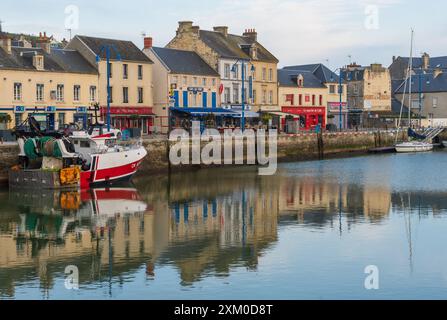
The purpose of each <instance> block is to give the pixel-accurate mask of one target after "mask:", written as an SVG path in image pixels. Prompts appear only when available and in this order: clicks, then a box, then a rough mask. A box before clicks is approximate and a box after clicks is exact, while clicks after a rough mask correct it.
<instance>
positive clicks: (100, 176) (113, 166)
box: [69, 130, 147, 189]
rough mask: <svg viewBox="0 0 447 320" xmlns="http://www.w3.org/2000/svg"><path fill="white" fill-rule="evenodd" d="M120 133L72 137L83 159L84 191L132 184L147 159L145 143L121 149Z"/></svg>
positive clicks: (85, 134)
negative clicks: (127, 183)
mask: <svg viewBox="0 0 447 320" xmlns="http://www.w3.org/2000/svg"><path fill="white" fill-rule="evenodd" d="M120 135H121V132H120V131H119V130H111V131H110V132H105V133H103V132H101V131H96V130H93V132H91V131H90V132H87V131H76V132H73V135H72V136H70V138H69V139H70V141H71V142H72V143H73V146H74V151H75V153H76V154H77V155H79V156H80V158H81V159H82V171H81V179H80V186H81V189H88V188H90V187H93V186H97V185H102V184H114V183H117V182H123V181H129V180H130V179H131V178H132V176H133V175H134V174H135V173H136V172H137V170H138V168H139V167H140V165H141V162H142V161H143V159H144V158H145V157H146V155H147V151H146V149H145V148H144V147H143V146H142V144H141V142H136V143H133V144H130V145H118V144H117V138H118V137H119V136H120Z"/></svg>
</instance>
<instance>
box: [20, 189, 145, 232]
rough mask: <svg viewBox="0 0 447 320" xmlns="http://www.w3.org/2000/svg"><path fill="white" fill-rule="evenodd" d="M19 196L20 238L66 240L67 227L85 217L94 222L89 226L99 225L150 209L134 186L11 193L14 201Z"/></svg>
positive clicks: (78, 224) (76, 223) (77, 224)
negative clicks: (20, 212)
mask: <svg viewBox="0 0 447 320" xmlns="http://www.w3.org/2000/svg"><path fill="white" fill-rule="evenodd" d="M19 198H21V199H23V200H22V201H21V203H22V210H21V211H22V212H23V213H22V214H21V215H20V219H21V223H20V226H19V228H18V229H17V237H19V238H20V237H21V238H36V239H47V240H57V239H63V238H64V236H65V234H66V232H67V230H69V229H71V230H73V228H75V229H76V228H78V227H79V226H80V225H81V224H82V223H81V221H84V220H85V219H86V220H87V221H90V222H91V223H90V224H89V229H90V228H91V227H93V228H95V227H96V228H98V227H104V226H106V224H107V222H108V221H109V219H111V218H114V217H118V216H124V215H133V214H138V213H144V212H146V211H147V204H146V203H145V202H144V201H142V200H141V198H140V196H139V194H138V191H137V190H136V189H133V188H112V189H92V190H88V191H82V192H78V191H55V190H52V191H49V190H41V191H40V192H33V193H27V192H23V191H22V192H20V191H13V192H11V201H16V199H19ZM36 199H38V200H40V199H42V200H40V201H34V200H36ZM37 212H39V213H37ZM72 227H73V228H72Z"/></svg>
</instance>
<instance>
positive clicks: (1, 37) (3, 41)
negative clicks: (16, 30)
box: [0, 33, 12, 54]
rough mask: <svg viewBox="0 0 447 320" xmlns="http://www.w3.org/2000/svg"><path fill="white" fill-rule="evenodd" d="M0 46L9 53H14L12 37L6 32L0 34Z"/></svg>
mask: <svg viewBox="0 0 447 320" xmlns="http://www.w3.org/2000/svg"><path fill="white" fill-rule="evenodd" d="M0 47H1V48H3V50H5V51H6V53H7V54H11V53H12V49H11V38H10V37H9V36H8V35H7V34H6V33H2V34H0Z"/></svg>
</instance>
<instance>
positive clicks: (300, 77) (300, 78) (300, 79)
mask: <svg viewBox="0 0 447 320" xmlns="http://www.w3.org/2000/svg"><path fill="white" fill-rule="evenodd" d="M296 83H297V85H298V87H300V88H301V87H303V86H304V77H303V75H302V74H300V75H298V77H297V80H296Z"/></svg>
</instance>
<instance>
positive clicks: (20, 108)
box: [14, 106, 26, 113]
mask: <svg viewBox="0 0 447 320" xmlns="http://www.w3.org/2000/svg"><path fill="white" fill-rule="evenodd" d="M25 110H26V108H25V106H15V107H14V113H25Z"/></svg>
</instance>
